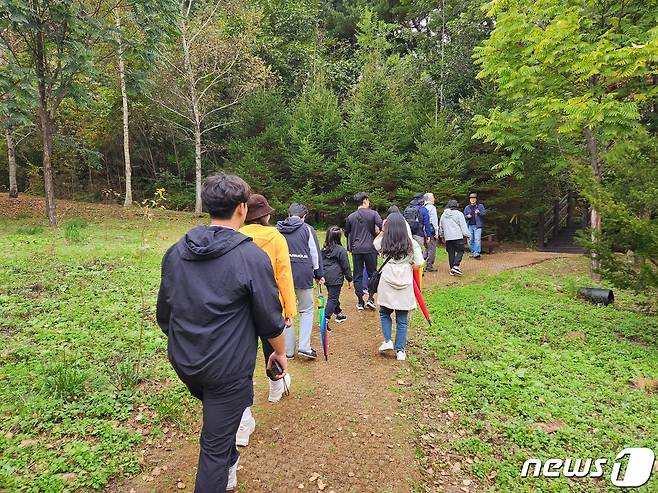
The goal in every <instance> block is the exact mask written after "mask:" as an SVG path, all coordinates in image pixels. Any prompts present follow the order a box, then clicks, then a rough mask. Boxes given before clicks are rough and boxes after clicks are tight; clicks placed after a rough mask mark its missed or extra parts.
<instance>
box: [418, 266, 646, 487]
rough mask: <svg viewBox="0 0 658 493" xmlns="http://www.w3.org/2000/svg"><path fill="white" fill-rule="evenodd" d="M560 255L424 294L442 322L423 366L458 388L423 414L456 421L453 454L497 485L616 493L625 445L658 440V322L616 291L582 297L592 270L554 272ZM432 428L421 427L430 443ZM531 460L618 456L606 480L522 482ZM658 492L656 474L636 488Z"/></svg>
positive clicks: (427, 343)
mask: <svg viewBox="0 0 658 493" xmlns="http://www.w3.org/2000/svg"><path fill="white" fill-rule="evenodd" d="M563 262H564V261H563V260H557V261H552V262H548V263H547V264H545V265H542V266H536V267H532V268H529V269H522V270H514V271H510V272H505V273H502V274H498V275H496V276H492V277H489V278H487V279H485V280H483V281H482V282H479V283H476V284H471V285H463V286H452V287H447V288H441V289H438V290H436V291H434V292H433V293H432V294H431V295H429V296H428V297H427V301H428V304H429V306H430V308H431V312H432V315H433V318H434V325H433V326H432V327H431V328H429V329H428V332H427V335H426V337H424V338H423V339H422V342H421V344H422V345H423V346H424V348H425V350H426V359H424V360H423V362H422V364H418V362H416V367H417V369H418V371H419V372H421V373H422V372H423V371H425V370H426V369H427V368H429V367H432V366H438V365H440V366H441V367H443V368H444V369H447V370H448V375H449V383H448V384H446V388H445V390H446V394H445V395H446V398H445V399H437V400H435V401H433V402H430V403H429V407H426V408H425V409H428V408H429V409H430V412H433V411H436V412H437V413H445V414H442V416H444V417H445V418H446V420H447V421H450V423H451V424H450V425H449V429H448V430H443V431H444V436H439V438H440V439H444V438H445V434H446V433H447V434H448V435H450V433H454V435H451V436H452V437H453V438H454V439H452V440H450V445H449V447H448V448H449V450H448V452H449V453H450V452H451V453H454V454H457V455H461V456H463V457H467V458H468V460H467V461H466V462H463V463H462V464H461V466H464V465H465V466H467V467H468V469H469V470H470V472H471V473H472V474H473V476H474V477H475V478H477V479H479V480H481V481H482V482H483V484H484V485H489V488H490V490H491V491H515V492H517V491H518V492H523V491H546V492H558V491H559V492H562V491H564V492H567V491H603V490H608V489H612V488H613V487H612V484H611V483H610V481H609V478H610V472H611V464H612V462H613V461H614V458H615V455H616V454H617V453H618V452H619V451H621V450H622V449H623V448H625V447H649V448H653V449H654V450H655V449H656V447H657V445H658V444H657V442H656V440H657V439H656V433H655V431H656V430H657V429H658V413H656V412H655V410H656V405H657V404H658V392H657V391H658V387H657V386H656V385H657V384H658V380H656V379H657V378H658V352H657V351H656V350H657V346H656V341H657V340H658V317H656V316H655V315H652V314H650V313H641V311H640V312H638V311H636V308H637V305H638V303H640V304H641V302H644V303H645V304H646V303H647V302H648V301H650V300H647V299H646V298H645V299H643V298H642V297H631V296H630V295H628V294H627V293H618V303H617V306H610V307H597V306H594V305H590V304H588V303H585V302H582V301H579V300H577V299H575V297H574V294H575V287H576V286H578V285H588V284H589V283H590V282H591V281H588V280H587V278H586V276H585V274H584V273H583V272H581V273H580V274H578V273H576V274H573V273H572V274H567V275H562V274H560V275H555V273H554V272H552V269H555V268H556V266H559V265H562V264H563ZM580 265H581V266H582V265H584V264H583V263H582V262H581V263H580ZM581 270H582V269H581ZM453 418H454V419H453ZM433 431H435V430H432V427H431V426H429V427H426V428H425V429H421V430H420V434H421V435H422V436H423V437H424V438H425V439H426V440H427V441H429V442H432V438H431V436H432V435H435V434H434V433H433ZM428 433H429V434H428ZM421 442H422V440H421ZM426 445H427V444H426ZM434 446H436V444H434V445H432V446H425V447H424V448H425V450H423V451H422V452H420V454H421V456H422V455H431V453H432V448H433V447H434ZM421 448H423V447H421ZM533 457H534V458H539V459H541V460H542V461H544V460H546V459H548V458H552V457H555V458H562V459H566V458H582V459H587V458H591V459H597V458H607V459H609V461H610V462H609V465H608V466H606V468H605V471H606V472H605V475H604V477H603V478H601V479H599V480H591V479H590V480H587V479H577V480H568V479H565V478H559V479H546V478H529V479H521V474H520V473H521V468H522V465H523V463H524V462H525V461H526V460H527V459H528V458H533ZM421 462H423V461H422V460H421ZM425 465H426V467H430V466H431V464H429V465H428V463H427V460H425ZM458 467H459V466H457V468H458ZM430 470H431V469H430ZM453 471H454V469H453ZM657 490H658V478H656V473H655V472H654V477H653V478H652V480H651V481H650V482H649V483H648V484H647V485H646V486H645V487H643V488H640V489H639V491H657Z"/></svg>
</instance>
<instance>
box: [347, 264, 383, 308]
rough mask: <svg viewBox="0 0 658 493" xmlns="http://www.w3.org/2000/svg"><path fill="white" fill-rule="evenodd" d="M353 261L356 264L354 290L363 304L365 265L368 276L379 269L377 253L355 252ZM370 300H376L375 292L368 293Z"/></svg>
mask: <svg viewBox="0 0 658 493" xmlns="http://www.w3.org/2000/svg"><path fill="white" fill-rule="evenodd" d="M352 263H353V264H354V291H355V292H356V299H357V300H358V302H359V304H361V305H362V304H363V267H364V266H365V268H366V272H367V273H368V277H371V276H372V273H373V272H375V271H376V270H377V254H376V253H353V254H352ZM368 300H370V301H374V300H375V298H374V293H368Z"/></svg>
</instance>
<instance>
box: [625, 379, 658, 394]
mask: <svg viewBox="0 0 658 493" xmlns="http://www.w3.org/2000/svg"><path fill="white" fill-rule="evenodd" d="M631 386H632V387H634V388H636V389H639V390H644V391H645V392H648V393H651V392H658V378H644V377H639V378H636V379H634V380H631Z"/></svg>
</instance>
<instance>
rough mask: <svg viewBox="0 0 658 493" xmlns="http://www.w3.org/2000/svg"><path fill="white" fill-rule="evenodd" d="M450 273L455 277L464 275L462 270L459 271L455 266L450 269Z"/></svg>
mask: <svg viewBox="0 0 658 493" xmlns="http://www.w3.org/2000/svg"><path fill="white" fill-rule="evenodd" d="M452 272H453V273H454V274H455V275H456V276H463V275H464V273H463V272H462V270H461V269H460V268H459V267H458V266H456V265H455V266H454V267H453V268H452Z"/></svg>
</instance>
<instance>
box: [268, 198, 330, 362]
mask: <svg viewBox="0 0 658 493" xmlns="http://www.w3.org/2000/svg"><path fill="white" fill-rule="evenodd" d="M307 214H308V209H307V208H306V206H305V205H303V204H297V203H293V204H291V205H290V207H289V208H288V215H289V216H288V218H287V219H286V220H285V221H279V222H278V223H277V224H276V229H278V230H279V232H280V233H281V234H282V235H283V236H284V238H285V239H286V242H288V251H289V253H290V265H291V267H292V278H293V282H294V284H295V296H296V297H297V311H298V312H299V347H298V348H297V349H298V350H297V354H299V355H300V356H303V357H305V358H308V359H315V358H317V356H318V354H317V352H316V351H315V349H313V348H312V347H311V333H312V332H313V312H314V311H315V310H314V309H315V297H314V296H313V281H314V280H316V281H318V283H321V284H322V283H324V277H323V276H324V274H323V269H322V256H321V255H320V243H319V241H318V235H317V233H316V232H315V230H314V229H313V227H312V226H311V225H310V224H306V222H305V219H306V215H307ZM285 338H286V348H287V351H288V358H294V357H295V327H294V325H291V326H290V327H286V330H285Z"/></svg>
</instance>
